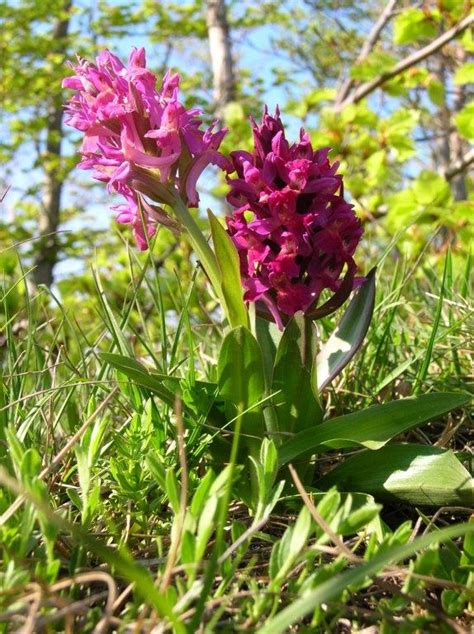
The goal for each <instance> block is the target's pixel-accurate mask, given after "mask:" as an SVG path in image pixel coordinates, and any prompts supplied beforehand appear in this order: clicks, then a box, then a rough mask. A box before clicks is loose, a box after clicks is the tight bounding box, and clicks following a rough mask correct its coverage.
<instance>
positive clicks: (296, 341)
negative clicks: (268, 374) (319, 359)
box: [272, 313, 323, 432]
mask: <svg viewBox="0 0 474 634" xmlns="http://www.w3.org/2000/svg"><path fill="white" fill-rule="evenodd" d="M315 345H316V332H315V329H314V325H313V323H312V322H311V321H309V320H307V319H305V318H304V316H303V315H302V314H301V313H297V314H296V315H295V316H294V317H293V318H292V319H291V320H290V321H289V323H288V325H287V326H286V328H285V331H284V333H283V336H282V338H281V341H280V344H279V346H278V349H277V353H276V358H275V367H274V369H273V383H272V391H273V392H275V393H277V394H276V396H275V397H274V403H275V405H276V411H277V416H278V420H279V430H280V431H283V432H295V431H300V430H302V429H306V428H307V427H309V426H313V425H315V424H318V423H319V422H321V420H322V416H323V412H322V409H321V405H320V404H319V402H318V400H317V399H316V397H315V396H314V394H313V391H312V389H311V366H312V365H313V359H314V357H315V353H316V349H315ZM316 394H317V392H316Z"/></svg>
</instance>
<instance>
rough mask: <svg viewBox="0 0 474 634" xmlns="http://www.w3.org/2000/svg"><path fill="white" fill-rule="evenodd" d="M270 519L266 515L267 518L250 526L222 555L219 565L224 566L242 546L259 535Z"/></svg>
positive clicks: (218, 561)
mask: <svg viewBox="0 0 474 634" xmlns="http://www.w3.org/2000/svg"><path fill="white" fill-rule="evenodd" d="M269 519H270V515H265V517H263V518H262V519H261V520H260V521H259V522H257V523H256V524H252V525H251V526H249V527H248V528H247V530H246V531H244V532H243V533H242V535H241V536H240V537H239V538H238V539H236V540H235V542H234V543H233V544H231V545H230V546H229V548H228V549H227V550H226V551H225V552H224V553H222V555H221V556H220V557H219V559H218V560H217V563H218V564H219V566H220V565H221V564H223V563H224V561H225V560H226V559H228V558H229V557H230V556H231V555H232V553H233V552H235V551H236V550H237V548H238V547H239V546H240V545H241V544H243V543H244V542H245V541H247V539H248V538H249V537H251V536H252V535H254V534H255V533H257V532H258V531H259V530H261V529H262V528H263V527H264V526H265V524H266V523H267V522H268V520H269Z"/></svg>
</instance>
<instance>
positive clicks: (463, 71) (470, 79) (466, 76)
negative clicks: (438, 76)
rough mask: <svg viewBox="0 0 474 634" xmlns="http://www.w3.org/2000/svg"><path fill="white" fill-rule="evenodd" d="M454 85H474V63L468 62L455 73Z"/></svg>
mask: <svg viewBox="0 0 474 634" xmlns="http://www.w3.org/2000/svg"><path fill="white" fill-rule="evenodd" d="M453 81H454V83H455V84H456V85H458V86H461V85H463V84H472V83H474V62H466V63H465V64H463V65H462V66H460V67H459V68H458V69H457V70H456V72H455V73H454V80H453Z"/></svg>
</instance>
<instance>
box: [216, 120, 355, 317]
mask: <svg viewBox="0 0 474 634" xmlns="http://www.w3.org/2000/svg"><path fill="white" fill-rule="evenodd" d="M252 127H253V136H254V151H253V152H252V153H249V152H245V151H238V152H232V154H231V157H232V162H233V167H234V170H235V172H236V173H237V178H228V182H229V184H230V187H231V190H230V192H229V194H228V196H227V200H228V202H229V203H230V204H231V205H232V206H233V207H235V210H234V212H233V213H232V216H231V217H229V218H228V219H227V226H228V231H229V234H230V236H231V237H232V240H233V242H234V244H235V246H236V248H237V250H238V253H239V258H240V268H241V275H242V280H243V284H244V288H245V297H244V299H245V300H246V301H248V302H257V307H258V312H259V313H260V314H261V315H263V316H267V317H270V318H272V319H273V320H274V321H275V322H276V323H277V324H278V326H279V327H280V328H282V327H283V323H284V322H285V321H287V320H288V318H289V317H291V316H292V315H294V314H295V313H296V312H298V311H303V312H304V313H305V314H306V315H307V316H308V317H310V318H311V317H312V318H316V317H319V316H322V315H324V314H328V313H329V312H332V311H333V310H335V309H336V308H338V307H339V306H340V305H341V304H342V303H343V302H344V301H345V299H347V297H348V295H349V294H350V292H351V291H352V290H353V288H354V286H355V285H357V284H358V282H359V281H360V278H356V277H355V273H356V271H357V266H356V264H355V262H354V259H353V255H354V251H355V249H356V247H357V245H358V243H359V241H360V239H361V236H362V227H361V224H360V222H359V220H358V219H357V217H356V215H355V214H354V211H353V208H352V205H350V204H348V203H347V202H346V201H345V200H344V195H343V183H342V177H341V176H340V175H337V174H336V171H337V168H338V163H333V164H332V165H331V163H330V162H329V160H328V153H329V148H323V149H320V150H316V151H314V150H313V148H312V145H311V142H310V139H309V136H308V135H307V134H306V133H305V132H304V130H301V134H300V140H299V142H298V143H294V144H293V145H290V144H289V143H288V141H287V140H286V138H285V131H284V128H283V125H282V122H281V119H280V113H279V111H278V109H277V111H276V114H275V116H274V117H272V116H270V115H269V114H268V109H267V108H265V111H264V114H263V119H262V124H261V125H257V124H256V123H255V121H252ZM325 289H328V290H329V291H332V292H333V294H334V295H333V296H332V298H331V299H330V300H328V302H326V304H324V305H323V306H321V307H318V300H319V298H320V295H321V293H322V291H323V290H325Z"/></svg>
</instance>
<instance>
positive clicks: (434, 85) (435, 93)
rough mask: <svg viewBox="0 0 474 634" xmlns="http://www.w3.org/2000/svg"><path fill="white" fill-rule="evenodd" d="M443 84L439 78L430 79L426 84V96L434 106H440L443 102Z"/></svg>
mask: <svg viewBox="0 0 474 634" xmlns="http://www.w3.org/2000/svg"><path fill="white" fill-rule="evenodd" d="M444 95H445V90H444V84H443V83H442V82H440V81H439V79H432V80H431V81H430V83H429V84H428V97H429V98H430V99H431V101H432V102H433V103H434V104H435V106H442V105H443V103H444Z"/></svg>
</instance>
